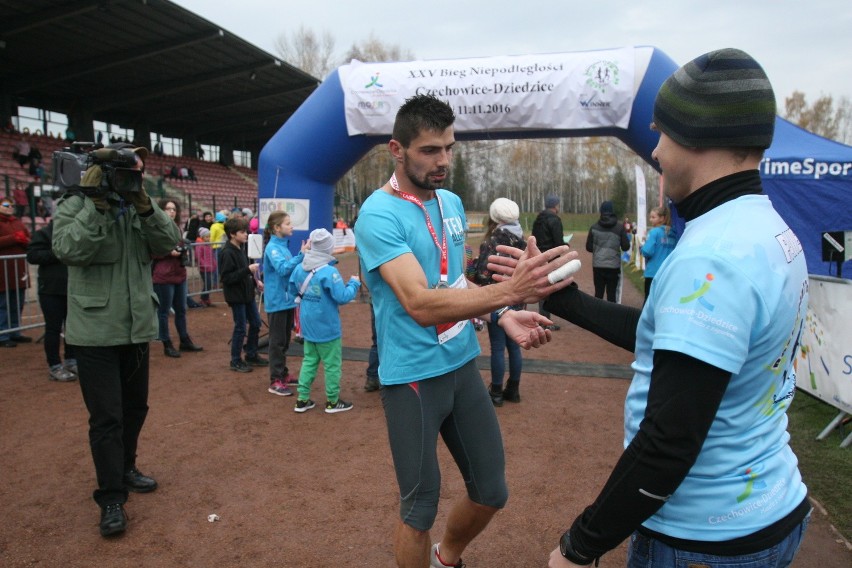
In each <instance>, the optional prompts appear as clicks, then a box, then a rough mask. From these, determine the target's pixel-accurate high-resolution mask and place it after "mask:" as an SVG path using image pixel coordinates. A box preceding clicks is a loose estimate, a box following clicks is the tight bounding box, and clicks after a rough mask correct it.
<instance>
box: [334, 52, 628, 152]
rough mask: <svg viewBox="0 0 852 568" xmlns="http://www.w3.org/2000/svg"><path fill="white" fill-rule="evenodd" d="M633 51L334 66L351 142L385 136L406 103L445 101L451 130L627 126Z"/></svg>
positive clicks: (567, 128) (389, 131)
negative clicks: (430, 98) (420, 98)
mask: <svg viewBox="0 0 852 568" xmlns="http://www.w3.org/2000/svg"><path fill="white" fill-rule="evenodd" d="M634 68H635V60H634V49H633V48H632V47H625V48H619V49H610V50H603V51H586V52H578V53H555V54H542V55H517V56H500V57H482V58H475V59H450V60H433V61H408V62H401V63H399V62H397V63H362V62H360V61H357V60H353V61H352V62H351V63H350V64H348V65H344V66H342V67H340V68H339V76H340V83H341V87H342V88H343V93H344V104H345V115H346V128H347V132H348V134H349V135H350V136H354V135H357V134H367V135H385V134H390V133H391V131H392V129H393V121H394V118H395V117H396V113H397V110H399V107H400V106H402V104H403V103H404V102H405V100H406V99H407V98H409V97H412V96H414V95H419V94H431V95H434V96H436V97H438V98H440V99H442V100H445V101H447V102H448V103H449V104H450V105H451V106H452V107H453V111H454V112H455V115H456V122H455V125H454V126H455V130H456V132H483V131H494V130H577V129H593V128H611V127H618V128H627V126H628V123H629V121H630V112H631V108H632V106H633V94H634V74H635V69H634Z"/></svg>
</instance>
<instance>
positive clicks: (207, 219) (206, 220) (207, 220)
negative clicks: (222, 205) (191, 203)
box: [201, 211, 213, 229]
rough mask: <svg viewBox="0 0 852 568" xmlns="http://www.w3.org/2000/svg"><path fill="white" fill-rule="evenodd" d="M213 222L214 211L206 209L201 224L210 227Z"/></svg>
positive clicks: (206, 227)
mask: <svg viewBox="0 0 852 568" xmlns="http://www.w3.org/2000/svg"><path fill="white" fill-rule="evenodd" d="M212 224H213V213H211V212H210V211H205V212H204V213H202V215H201V226H202V227H204V228H205V229H209V228H210V226H211V225H212Z"/></svg>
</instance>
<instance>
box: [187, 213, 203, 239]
mask: <svg viewBox="0 0 852 568" xmlns="http://www.w3.org/2000/svg"><path fill="white" fill-rule="evenodd" d="M202 215H203V214H202V212H201V209H199V210H198V211H196V212H195V215H193V216H192V217H190V218H189V220H188V221H187V222H186V240H188V241H189V242H191V243H194V242H195V241H196V239H198V229H199V228H201V221H202V217H201V216H202Z"/></svg>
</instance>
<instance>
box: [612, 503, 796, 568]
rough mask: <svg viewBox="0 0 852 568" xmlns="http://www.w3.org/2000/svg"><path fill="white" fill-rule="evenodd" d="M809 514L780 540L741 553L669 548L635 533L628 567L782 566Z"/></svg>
mask: <svg viewBox="0 0 852 568" xmlns="http://www.w3.org/2000/svg"><path fill="white" fill-rule="evenodd" d="M810 519H811V515H810V513H808V516H807V517H805V520H803V521H802V522H801V524H799V526H798V527H796V528H795V529H793V530H792V531H790V534H788V535H787V537H786V538H784V540H782V541H781V542H779V543H778V544H776V545H775V546H772V547H769V548H767V549H765V550H761V551H760V552H754V553H751V554H743V555H741V556H717V555H715V554H707V553H702V552H687V551H684V550H678V549H676V548H672V547H670V546H669V545H667V544H663V543H662V542H660V541H658V540H654V539H652V538H648V537H647V536H644V535H642V534H639V533H638V532H635V533H633V535H632V536H631V537H630V546H628V548H627V567H628V568H689V567H690V566H701V567H707V568H784V567H785V566H789V565H790V564H791V563H792V562H793V558H794V557H795V556H796V552H798V550H799V545H801V544H802V539H803V538H804V536H805V530H807V528H808V522H810Z"/></svg>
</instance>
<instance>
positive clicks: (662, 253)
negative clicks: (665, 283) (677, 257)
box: [641, 227, 677, 278]
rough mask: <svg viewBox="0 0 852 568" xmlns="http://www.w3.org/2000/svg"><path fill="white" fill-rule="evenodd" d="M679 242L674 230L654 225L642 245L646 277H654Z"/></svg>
mask: <svg viewBox="0 0 852 568" xmlns="http://www.w3.org/2000/svg"><path fill="white" fill-rule="evenodd" d="M676 244H677V236H676V235H675V233H674V230H673V229H671V228H669V230H668V233H667V232H666V228H665V227H654V228H653V229H651V230H650V231H649V232H648V238H647V239H645V244H644V245H642V249H641V250H642V256H644V257H645V278H654V277H655V276H656V275H657V272H658V271H659V270H660V267H661V266H662V265H663V261H664V260H666V259H667V258H668V257H669V255H670V254H671V253H672V251H673V250H674V248H675V245H676Z"/></svg>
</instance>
